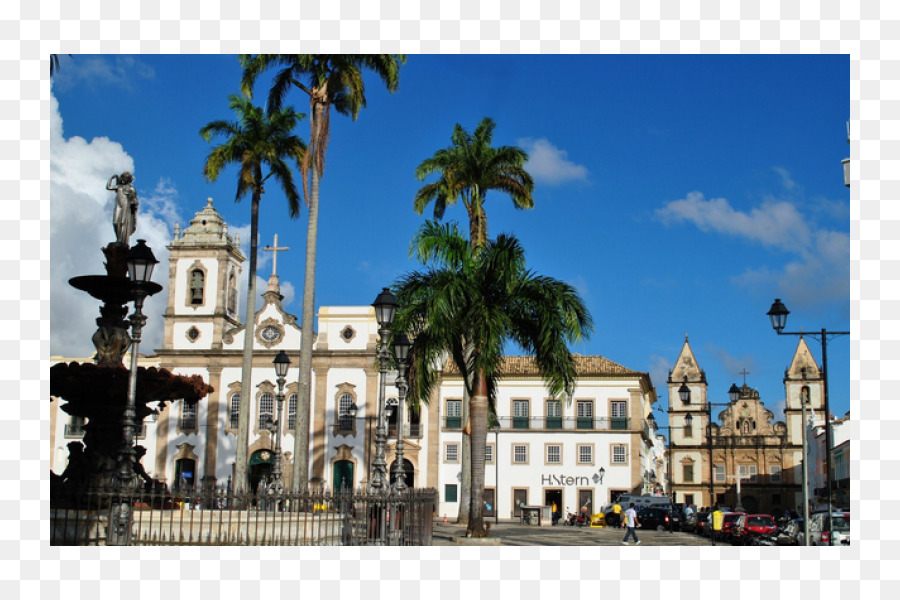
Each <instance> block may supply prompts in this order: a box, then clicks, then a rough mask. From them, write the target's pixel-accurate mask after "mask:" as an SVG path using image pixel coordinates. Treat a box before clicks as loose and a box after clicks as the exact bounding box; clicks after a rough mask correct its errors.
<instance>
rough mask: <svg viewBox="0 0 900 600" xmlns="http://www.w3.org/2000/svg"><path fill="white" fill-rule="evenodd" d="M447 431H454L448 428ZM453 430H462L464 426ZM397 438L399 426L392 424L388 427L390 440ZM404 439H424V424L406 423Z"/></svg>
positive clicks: (448, 418)
mask: <svg viewBox="0 0 900 600" xmlns="http://www.w3.org/2000/svg"><path fill="white" fill-rule="evenodd" d="M459 418H460V417H447V420H448V421H449V420H450V419H459ZM447 429H452V428H450V427H447ZM453 429H462V424H460V425H459V426H458V427H455V428H453ZM396 437H397V424H396V423H391V424H389V425H388V439H390V438H396ZM403 437H404V439H405V438H420V437H422V424H421V423H406V424H404V425H403Z"/></svg>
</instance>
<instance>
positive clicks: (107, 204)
mask: <svg viewBox="0 0 900 600" xmlns="http://www.w3.org/2000/svg"><path fill="white" fill-rule="evenodd" d="M50 102H51V118H50V210H51V218H50V239H51V240H52V241H51V245H50V251H51V260H50V326H51V330H52V336H51V338H50V353H51V354H54V355H56V354H61V355H65V356H72V357H88V356H92V355H93V354H94V352H95V349H94V346H93V344H92V343H91V336H92V335H93V334H94V332H95V331H96V329H97V325H96V319H97V317H99V314H100V313H99V311H100V304H99V301H97V300H95V299H94V298H92V297H90V296H88V295H87V294H86V293H84V292H81V291H78V290H76V289H75V288H73V287H72V286H70V285H69V283H68V280H69V279H70V278H72V277H76V276H79V275H99V274H103V273H105V269H104V266H103V263H104V256H103V253H102V251H101V248H102V247H104V246H106V245H107V244H109V243H110V242H113V241H115V232H114V231H113V226H112V214H113V203H114V198H115V196H114V194H113V192H110V191H108V190H107V189H106V183H107V182H108V181H109V178H110V177H111V176H112V175H113V174H117V173H122V172H123V171H131V172H132V173H134V175H135V187H136V188H137V190H138V199H139V201H140V207H139V212H138V220H137V230H136V231H135V233H134V235H132V237H131V239H132V241H135V240H138V239H145V240H147V245H148V246H150V247H151V248H152V249H153V253H154V255H155V256H156V258H157V260H159V261H160V265H158V266H157V270H156V272H155V274H154V277H153V278H154V280H155V281H157V282H158V283H162V284H163V285H165V284H166V283H167V281H166V279H167V278H166V274H167V272H168V270H167V268H166V266H165V265H167V263H168V259H169V256H168V251H167V250H166V244H167V243H168V242H169V240H170V239H171V234H170V231H171V223H172V221H171V220H170V219H172V218H174V217H175V216H176V214H177V212H176V210H175V208H174V207H175V204H174V197H175V196H176V195H177V192H176V191H175V190H174V188H173V187H172V186H171V183H168V182H166V181H165V180H161V181H159V182H157V183H156V184H155V185H154V184H153V182H150V181H146V180H145V181H142V180H141V178H140V170H139V169H138V168H136V166H135V164H134V161H133V160H132V158H131V157H130V156H129V155H128V153H127V152H126V151H125V149H124V148H122V145H121V144H119V143H117V142H114V141H111V140H109V139H108V138H105V137H101V138H94V139H93V140H91V141H90V142H88V141H87V140H85V139H83V138H80V137H72V138H69V139H66V138H65V137H64V135H63V126H62V118H61V117H60V115H59V104H58V103H57V100H56V98H55V97H54V96H53V95H52V94H51V96H50ZM151 187H152V189H153V191H152V192H148V191H147V190H148V189H149V188H151ZM165 298H166V290H163V291H162V292H160V293H158V294H156V295H155V296H152V297H150V298H148V299H147V301H146V302H145V304H144V314H146V315H147V317H148V321H147V326H146V327H145V329H144V334H143V340H142V345H141V350H142V352H144V353H150V352H152V350H153V349H155V348H159V347H160V346H161V345H162V314H163V312H164V310H165Z"/></svg>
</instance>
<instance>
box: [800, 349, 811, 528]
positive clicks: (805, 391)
mask: <svg viewBox="0 0 900 600" xmlns="http://www.w3.org/2000/svg"><path fill="white" fill-rule="evenodd" d="M800 376H801V377H802V378H803V384H802V386H801V388H800V408H801V410H802V417H801V418H802V420H803V429H802V432H803V434H802V440H803V545H804V546H809V456H808V452H809V449H808V446H807V440H806V433H807V423H806V407H807V406H808V405H809V387H808V386H807V385H806V367H801V368H800Z"/></svg>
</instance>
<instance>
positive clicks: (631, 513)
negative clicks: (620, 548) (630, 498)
mask: <svg viewBox="0 0 900 600" xmlns="http://www.w3.org/2000/svg"><path fill="white" fill-rule="evenodd" d="M640 526H641V524H640V522H639V521H638V518H637V512H635V510H634V502H632V503H631V504H630V505H629V506H628V510H626V511H625V527H626V528H627V529H626V531H625V539H623V540H622V543H623V544H624V545H626V546H627V545H628V536H632V537H633V538H634V545H635V546H640V545H641V540H639V539H638V536H637V533H635V531H634V530H635V528H637V527H640Z"/></svg>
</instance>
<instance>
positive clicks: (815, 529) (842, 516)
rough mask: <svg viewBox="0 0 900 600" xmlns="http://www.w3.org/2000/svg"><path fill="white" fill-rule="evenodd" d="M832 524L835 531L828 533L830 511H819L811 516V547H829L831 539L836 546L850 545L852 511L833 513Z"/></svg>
mask: <svg viewBox="0 0 900 600" xmlns="http://www.w3.org/2000/svg"><path fill="white" fill-rule="evenodd" d="M831 523H832V527H833V528H834V530H833V531H828V529H827V527H828V511H827V510H826V511H819V512H815V513H813V514H811V515H809V545H810V546H827V545H828V540H829V538H830V537H833V538H834V540H833V542H832V544H833V545H835V546H840V545H842V544H843V545H849V544H850V511H846V512H845V511H841V512H838V511H832V512H831Z"/></svg>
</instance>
